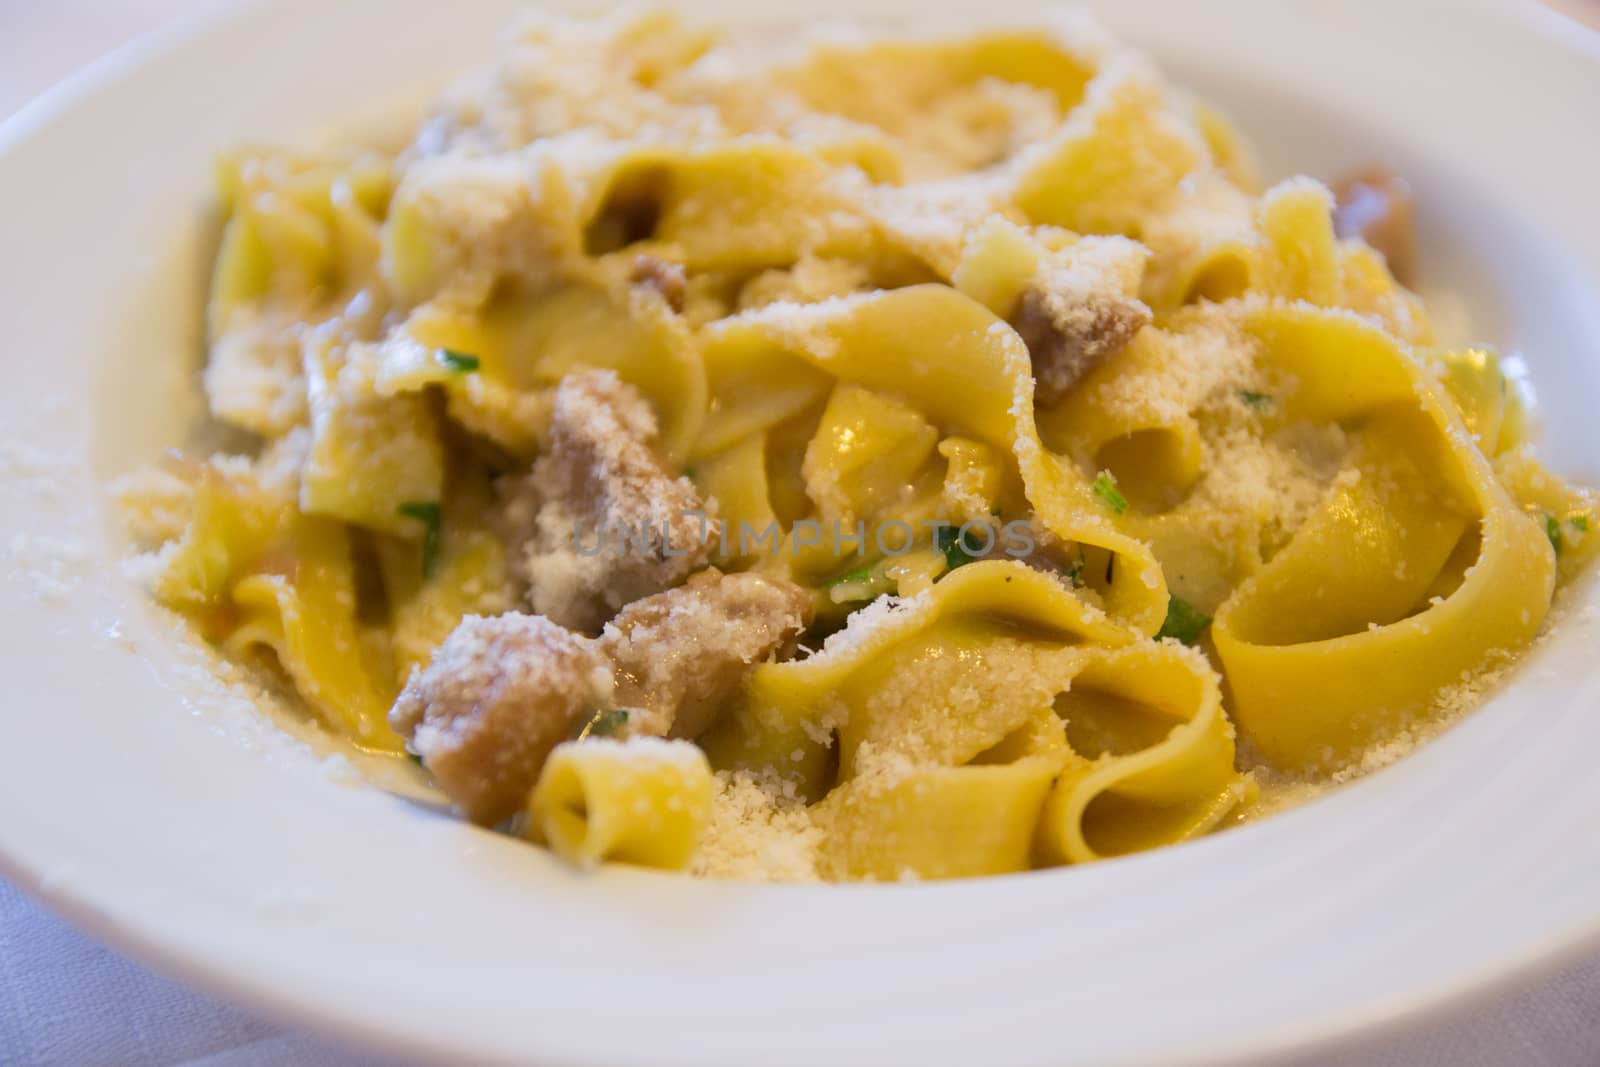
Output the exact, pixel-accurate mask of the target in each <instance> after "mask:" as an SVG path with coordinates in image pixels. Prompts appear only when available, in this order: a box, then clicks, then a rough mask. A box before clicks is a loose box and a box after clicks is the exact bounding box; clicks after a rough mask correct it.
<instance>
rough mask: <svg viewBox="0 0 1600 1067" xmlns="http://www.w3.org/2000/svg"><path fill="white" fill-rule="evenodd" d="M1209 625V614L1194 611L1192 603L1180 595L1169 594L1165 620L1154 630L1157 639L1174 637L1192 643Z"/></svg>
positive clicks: (1185, 642) (1198, 638)
mask: <svg viewBox="0 0 1600 1067" xmlns="http://www.w3.org/2000/svg"><path fill="white" fill-rule="evenodd" d="M1210 625H1211V616H1210V615H1207V614H1206V613H1205V612H1202V611H1196V610H1195V607H1194V605H1193V604H1190V603H1189V602H1188V601H1187V600H1184V599H1183V598H1182V597H1176V596H1169V597H1168V598H1167V621H1166V622H1163V623H1162V624H1161V629H1160V630H1159V631H1157V632H1156V638H1157V640H1159V639H1161V638H1163V637H1175V638H1177V639H1178V640H1179V641H1182V642H1183V643H1184V644H1186V645H1192V644H1194V643H1195V642H1196V641H1198V640H1200V635H1201V634H1203V633H1205V630H1206V627H1207V626H1210Z"/></svg>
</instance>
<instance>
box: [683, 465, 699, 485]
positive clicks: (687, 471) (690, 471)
mask: <svg viewBox="0 0 1600 1067" xmlns="http://www.w3.org/2000/svg"><path fill="white" fill-rule="evenodd" d="M696 473H697V472H696V471H695V469H694V468H693V467H685V468H683V476H684V477H685V478H687V479H689V480H690V481H691V482H692V481H694V476H695V474H696Z"/></svg>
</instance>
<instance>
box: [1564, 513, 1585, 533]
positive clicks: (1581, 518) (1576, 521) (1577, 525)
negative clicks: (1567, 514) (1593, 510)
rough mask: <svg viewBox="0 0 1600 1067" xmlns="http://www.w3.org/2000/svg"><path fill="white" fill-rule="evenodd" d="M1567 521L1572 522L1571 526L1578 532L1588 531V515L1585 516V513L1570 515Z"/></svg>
mask: <svg viewBox="0 0 1600 1067" xmlns="http://www.w3.org/2000/svg"><path fill="white" fill-rule="evenodd" d="M1567 521H1568V522H1570V523H1572V528H1573V529H1574V530H1577V531H1578V532H1579V533H1588V532H1589V516H1587V515H1574V516H1572V518H1570V519H1568V520H1567Z"/></svg>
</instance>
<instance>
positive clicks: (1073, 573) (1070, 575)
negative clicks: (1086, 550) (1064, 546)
mask: <svg viewBox="0 0 1600 1067" xmlns="http://www.w3.org/2000/svg"><path fill="white" fill-rule="evenodd" d="M1067 581H1069V582H1071V583H1072V584H1073V586H1074V587H1077V586H1080V585H1082V584H1083V557H1082V556H1079V557H1078V558H1077V559H1075V560H1073V561H1072V566H1070V567H1068V568H1067Z"/></svg>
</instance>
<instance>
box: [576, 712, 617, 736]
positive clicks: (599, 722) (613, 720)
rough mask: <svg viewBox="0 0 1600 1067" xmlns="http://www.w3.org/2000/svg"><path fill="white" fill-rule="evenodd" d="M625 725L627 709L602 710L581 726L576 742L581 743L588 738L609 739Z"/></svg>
mask: <svg viewBox="0 0 1600 1067" xmlns="http://www.w3.org/2000/svg"><path fill="white" fill-rule="evenodd" d="M626 725H628V709H627V708H603V709H601V710H600V711H597V712H595V713H594V715H593V716H591V717H590V718H589V720H588V721H587V722H585V723H584V724H583V729H581V730H579V731H578V740H579V741H582V740H584V739H585V738H589V737H610V736H611V735H612V734H614V733H616V732H617V731H618V730H620V729H622V728H623V727H624V726H626Z"/></svg>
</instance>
